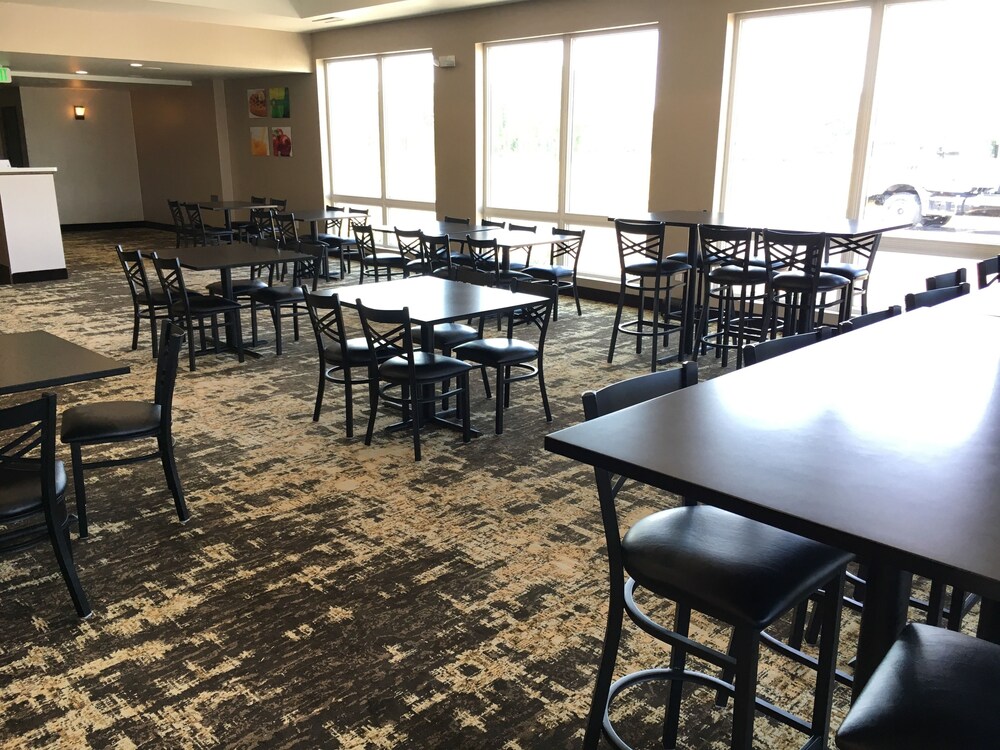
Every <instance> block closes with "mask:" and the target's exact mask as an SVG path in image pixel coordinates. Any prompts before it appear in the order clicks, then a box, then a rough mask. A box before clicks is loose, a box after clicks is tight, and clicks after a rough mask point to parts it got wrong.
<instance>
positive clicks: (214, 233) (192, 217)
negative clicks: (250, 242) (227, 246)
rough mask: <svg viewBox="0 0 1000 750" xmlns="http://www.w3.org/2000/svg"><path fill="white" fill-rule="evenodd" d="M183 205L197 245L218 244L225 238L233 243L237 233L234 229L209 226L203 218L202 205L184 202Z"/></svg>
mask: <svg viewBox="0 0 1000 750" xmlns="http://www.w3.org/2000/svg"><path fill="white" fill-rule="evenodd" d="M182 205H183V206H184V213H185V214H187V221H188V226H189V227H190V229H191V235H192V237H193V238H194V244H195V245H209V244H212V245H218V244H220V243H221V242H222V241H223V240H225V241H226V242H228V243H232V241H233V235H234V234H235V232H233V230H232V229H226V228H224V227H212V226H208V225H207V224H206V223H205V221H204V219H203V218H202V215H201V206H199V205H198V204H197V203H184V204H182Z"/></svg>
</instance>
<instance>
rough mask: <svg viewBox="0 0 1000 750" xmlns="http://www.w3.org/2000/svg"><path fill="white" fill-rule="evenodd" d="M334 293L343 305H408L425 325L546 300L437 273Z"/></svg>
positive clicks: (417, 320) (386, 307)
mask: <svg viewBox="0 0 1000 750" xmlns="http://www.w3.org/2000/svg"><path fill="white" fill-rule="evenodd" d="M334 292H336V293H337V294H338V295H339V296H340V302H341V304H343V305H346V306H348V307H355V306H356V302H357V300H358V299H360V300H361V301H362V303H363V304H365V305H366V306H368V307H375V308H382V309H395V310H399V309H401V308H403V307H408V308H409V309H410V318H411V319H412V320H413V322H414V323H419V324H421V325H422V326H423V327H432V326H434V325H435V324H437V323H451V322H454V321H458V320H465V319H466V318H471V317H476V316H478V315H484V314H487V313H493V312H503V311H504V310H513V309H514V308H517V307H520V306H522V305H528V304H532V303H536V302H541V301H542V300H543V299H544V298H543V297H538V296H536V295H534V294H524V293H514V292H511V291H509V290H507V289H495V288H492V287H486V286H477V285H476V284H464V283H462V282H459V281H450V280H448V279H439V278H437V277H434V276H414V277H411V278H408V279H395V280H393V281H381V282H378V283H377V284H356V285H354V286H342V287H338V288H336V289H329V290H325V293H334Z"/></svg>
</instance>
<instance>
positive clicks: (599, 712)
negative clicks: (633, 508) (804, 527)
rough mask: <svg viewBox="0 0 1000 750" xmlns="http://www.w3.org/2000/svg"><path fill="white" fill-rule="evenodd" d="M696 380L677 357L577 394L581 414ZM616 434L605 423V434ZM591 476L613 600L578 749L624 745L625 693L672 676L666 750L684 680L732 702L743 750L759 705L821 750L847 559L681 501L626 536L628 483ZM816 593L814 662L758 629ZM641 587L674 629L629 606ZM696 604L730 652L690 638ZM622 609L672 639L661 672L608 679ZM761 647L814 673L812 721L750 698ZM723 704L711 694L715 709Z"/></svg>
mask: <svg viewBox="0 0 1000 750" xmlns="http://www.w3.org/2000/svg"><path fill="white" fill-rule="evenodd" d="M697 380H698V368H697V365H695V364H694V363H693V362H685V363H683V364H682V365H681V367H680V368H677V369H671V370H666V371H661V372H655V373H651V374H647V375H643V376H640V377H638V378H632V379H631V380H626V381H623V382H620V383H615V384H613V385H610V386H607V387H606V388H603V389H601V390H599V391H588V392H586V393H584V394H583V408H584V415H585V416H586V418H587V419H588V420H590V419H596V418H598V417H602V416H605V415H607V414H610V413H612V412H615V411H618V410H619V409H624V408H626V407H628V406H633V405H635V404H638V403H641V402H643V401H647V400H649V399H651V398H655V397H658V396H663V395H666V394H669V393H672V392H674V391H676V390H679V389H681V388H684V387H688V386H693V385H694V384H695V383H697ZM614 439H615V436H614V433H613V430H612V431H611V432H609V434H608V440H614ZM596 478H597V487H598V494H599V497H600V503H601V518H602V521H603V525H604V536H605V541H606V544H607V553H608V571H609V580H610V591H609V598H610V602H609V607H608V619H607V628H606V631H605V635H604V645H603V647H602V655H601V664H600V667H599V668H598V675H597V681H596V685H595V688H594V694H593V698H592V700H591V704H590V714H589V717H588V720H587V728H586V734H585V735H584V741H583V747H584V748H585V749H586V750H594V749H595V748H597V745H598V742H599V740H600V737H601V735H602V732H603V735H604V736H605V738H607V739H608V741H609V742H610V743H611V745H612V746H614V747H616V748H628V747H629V746H628V745H627V744H626V743H625V741H624V740H623V739H622V738H621V737H620V736H619V735H618V733H617V731H616V730H615V728H614V726H613V724H612V722H611V719H610V717H609V710H610V708H611V705H612V703H613V702H614V700H615V698H616V697H617V696H618V695H619V694H621V693H622V691H624V690H625V689H626V688H628V687H630V686H632V685H635V684H638V683H642V682H647V681H653V680H663V681H669V682H670V694H669V699H668V702H667V709H666V715H665V718H664V724H663V737H662V745H663V747H666V748H673V747H675V746H676V744H677V734H678V725H679V723H680V711H681V701H682V697H683V687H684V683H685V682H692V683H695V684H698V685H702V686H705V687H708V688H710V689H711V690H712V691H713V692H714V693H716V695H717V696H725V697H727V698H728V696H730V695H732V696H734V697H735V701H734V707H733V733H732V739H731V743H730V747H732V748H740V749H742V750H749V748H751V746H752V744H753V736H754V732H753V728H754V717H755V713H756V711H760V712H761V713H764V714H766V715H767V716H769V717H771V718H772V719H775V720H777V721H779V722H781V723H783V724H786V725H788V726H790V727H793V728H794V729H797V730H799V731H802V732H804V733H806V734H808V735H809V737H810V743H809V744H808V746H809V747H825V746H826V741H827V735H828V734H829V730H830V706H831V700H832V693H833V685H834V679H835V669H836V657H837V640H838V635H839V629H840V608H841V601H840V596H841V593H842V590H843V583H844V569H845V567H846V565H847V563H848V561H849V560H850V559H851V555H850V554H848V553H846V552H841V551H839V550H836V549H834V548H832V547H828V546H826V545H824V544H820V543H818V542H814V541H812V540H809V539H805V538H803V537H800V536H797V535H795V534H791V533H789V532H787V531H782V530H780V529H775V528H772V527H770V526H766V525H764V524H762V523H759V522H757V521H751V520H749V519H746V518H743V517H741V516H738V515H735V514H733V513H728V512H726V511H724V510H721V509H719V508H714V507H711V506H707V505H694V506H684V507H679V508H673V509H670V510H664V511H660V512H658V513H654V514H652V515H650V516H646V517H645V518H642V519H641V520H639V521H637V522H636V523H634V524H633V525H632V527H631V528H630V529H629V530H628V532H627V533H626V534H625V535H624V537H623V536H622V535H621V531H620V526H619V518H618V511H617V498H618V495H619V493H620V492H621V490H622V488H623V486H624V484H625V480H624V478H623V477H613V476H612V475H611V474H610V473H609V472H607V471H603V470H600V469H598V470H597V471H596ZM626 577H627V581H626V580H625V579H626ZM818 589H822V590H823V591H824V592H825V594H824V596H823V598H822V602H823V605H824V606H823V625H822V643H821V645H820V650H819V656H818V658H817V659H813V658H812V657H809V656H806V655H805V654H802V653H801V652H799V651H797V650H795V649H791V648H790V647H788V646H787V645H785V644H783V643H781V642H780V641H778V640H777V639H776V638H774V637H773V636H771V635H770V634H768V633H766V632H765V631H766V629H767V628H769V627H770V626H771V625H772V624H773V623H774V622H776V621H777V620H778V619H779V618H780V617H781V616H782V615H783V614H784V613H785V612H787V611H788V610H790V609H792V608H793V607H796V606H797V605H798V604H799V603H801V602H804V601H806V600H807V599H808V598H809V596H810V595H811V594H813V593H814V592H815V591H817V590H818ZM641 590H644V591H645V592H647V594H648V596H649V597H653V598H664V599H669V600H672V601H673V602H674V603H675V622H674V628H673V630H671V629H669V628H667V627H666V626H664V625H663V624H661V623H659V622H657V621H656V620H654V619H653V618H652V617H650V616H649V615H648V614H646V612H645V611H643V609H642V608H641V607H640V605H639V604H638V603H637V601H636V599H637V596H636V594H637V592H638V591H641ZM645 595H646V594H644V596H645ZM640 601H641V599H640ZM692 610H698V611H699V612H704V613H706V614H708V615H710V616H712V617H714V618H716V619H719V620H721V621H722V622H725V623H727V624H729V625H731V626H732V627H733V635H732V639H731V641H730V648H729V653H722V652H720V651H717V650H715V649H713V648H710V647H708V646H705V645H703V644H701V643H698V642H696V641H694V640H691V639H690V638H689V628H690V620H691V611H692ZM626 614H627V615H628V617H629V619H631V620H632V621H633V622H634V623H635V624H636V625H638V627H639V628H640V629H642V630H643V631H644V632H646V633H647V634H649V635H651V636H653V637H654V638H656V639H658V640H660V641H663V642H664V643H667V644H669V645H670V647H671V649H670V662H669V667H668V668H657V669H646V670H642V671H639V672H633V673H632V674H629V675H626V676H624V677H621V678H620V679H618V680H617V681H615V682H614V684H612V677H613V675H614V670H615V662H616V660H617V653H618V646H619V643H620V641H621V634H622V622H623V618H624V615H626ZM762 643H763V644H765V645H768V646H769V647H772V648H774V649H776V650H778V651H781V652H782V653H785V654H787V655H789V656H790V657H791V658H793V659H794V660H795V661H797V662H799V663H802V664H809V665H811V666H813V667H815V668H816V670H817V671H816V688H815V698H814V701H813V707H812V716H811V720H810V721H805V720H803V719H801V718H799V717H797V716H794V715H792V714H791V713H789V712H787V711H785V710H783V709H781V708H779V707H777V706H775V705H773V704H771V703H769V702H767V701H765V700H764V699H762V698H760V697H758V696H757V662H758V652H759V648H760V645H761V644H762ZM688 655H691V656H696V657H698V658H700V659H703V660H705V661H707V662H708V663H710V664H713V665H715V666H718V667H721V668H722V669H723V675H724V678H723V679H718V678H715V677H711V676H709V675H707V674H703V673H701V672H694V671H690V670H688V669H687V668H686V666H687V657H688ZM730 676H734V678H735V679H734V682H730ZM725 702H726V701H724V700H721V699H720V698H718V697H717V703H719V704H720V705H724V703H725Z"/></svg>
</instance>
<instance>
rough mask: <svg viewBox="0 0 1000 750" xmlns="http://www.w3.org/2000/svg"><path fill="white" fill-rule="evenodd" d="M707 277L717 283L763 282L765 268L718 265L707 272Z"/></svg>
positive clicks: (764, 279)
mask: <svg viewBox="0 0 1000 750" xmlns="http://www.w3.org/2000/svg"><path fill="white" fill-rule="evenodd" d="M708 278H709V279H711V280H712V281H714V282H715V283H717V284H763V283H765V282H766V281H767V269H764V268H758V267H752V268H747V269H746V270H744V269H742V268H740V267H739V266H719V267H718V268H713V269H712V270H711V271H710V272H709V274H708Z"/></svg>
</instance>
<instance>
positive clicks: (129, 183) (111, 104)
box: [21, 87, 143, 224]
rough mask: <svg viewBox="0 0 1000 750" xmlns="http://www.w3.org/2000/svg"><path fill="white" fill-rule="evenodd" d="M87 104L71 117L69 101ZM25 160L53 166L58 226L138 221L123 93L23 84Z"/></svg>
mask: <svg viewBox="0 0 1000 750" xmlns="http://www.w3.org/2000/svg"><path fill="white" fill-rule="evenodd" d="M75 104H83V105H84V106H86V108H87V117H86V119H85V120H82V121H80V120H75V119H73V105H75ZM21 107H22V111H23V114H24V129H25V137H26V140H27V144H28V159H29V163H30V164H31V166H33V167H56V168H57V169H58V170H59V171H58V172H57V173H56V175H55V184H56V196H57V200H58V202H59V220H60V222H61V223H63V224H81V223H88V222H115V221H140V220H142V218H143V211H142V199H141V189H140V182H139V167H138V158H137V155H136V141H135V133H134V129H133V125H132V105H131V100H130V97H129V92H128V91H122V90H118V91H113V90H109V89H80V88H76V89H69V88H54V87H53V88H22V89H21Z"/></svg>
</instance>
